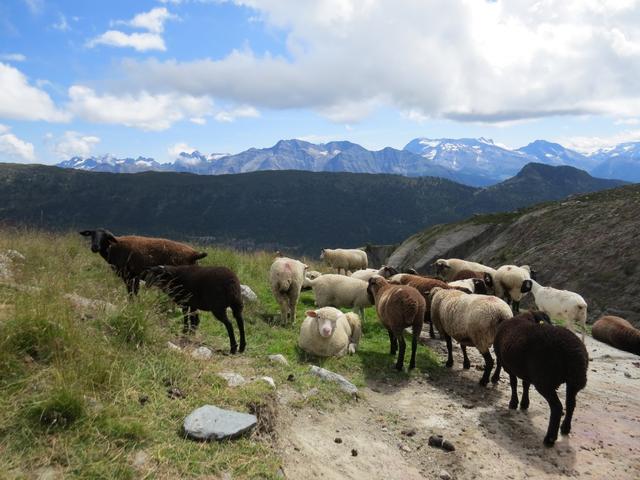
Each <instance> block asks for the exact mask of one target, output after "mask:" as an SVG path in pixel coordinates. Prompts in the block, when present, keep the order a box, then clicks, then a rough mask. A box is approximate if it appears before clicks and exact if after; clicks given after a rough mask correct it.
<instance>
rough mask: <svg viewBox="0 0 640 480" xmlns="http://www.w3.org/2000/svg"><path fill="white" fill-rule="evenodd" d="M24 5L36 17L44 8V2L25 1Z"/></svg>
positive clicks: (36, 0) (37, 0)
mask: <svg viewBox="0 0 640 480" xmlns="http://www.w3.org/2000/svg"><path fill="white" fill-rule="evenodd" d="M24 3H25V4H26V5H27V8H29V11H30V12H31V13H33V14H34V15H37V14H39V13H41V12H42V9H43V8H44V0H24Z"/></svg>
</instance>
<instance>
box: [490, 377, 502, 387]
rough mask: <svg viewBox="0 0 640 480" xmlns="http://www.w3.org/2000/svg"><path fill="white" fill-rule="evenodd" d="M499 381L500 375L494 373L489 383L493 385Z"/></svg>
mask: <svg viewBox="0 0 640 480" xmlns="http://www.w3.org/2000/svg"><path fill="white" fill-rule="evenodd" d="M499 381H500V377H497V376H495V375H494V376H493V377H491V383H493V384H494V385H495V384H496V383H498V382H499Z"/></svg>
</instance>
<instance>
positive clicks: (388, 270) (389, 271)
mask: <svg viewBox="0 0 640 480" xmlns="http://www.w3.org/2000/svg"><path fill="white" fill-rule="evenodd" d="M398 273H399V272H398V269H397V268H395V267H390V266H389V265H383V266H382V268H381V269H380V275H382V276H383V277H384V278H389V277H393V276H394V275H397V274H398Z"/></svg>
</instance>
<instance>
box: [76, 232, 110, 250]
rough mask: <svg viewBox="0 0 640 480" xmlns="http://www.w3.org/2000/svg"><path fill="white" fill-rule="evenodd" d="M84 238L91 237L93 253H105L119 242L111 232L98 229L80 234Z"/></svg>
mask: <svg viewBox="0 0 640 480" xmlns="http://www.w3.org/2000/svg"><path fill="white" fill-rule="evenodd" d="M78 233H79V234H80V235H82V236H83V237H91V251H92V252H93V253H98V252H100V253H105V252H106V251H107V249H108V248H109V246H110V245H112V244H114V243H116V242H117V241H118V240H117V239H116V237H115V236H114V235H113V233H111V232H110V231H109V230H105V229H104V228H98V229H97V230H83V231H81V232H78Z"/></svg>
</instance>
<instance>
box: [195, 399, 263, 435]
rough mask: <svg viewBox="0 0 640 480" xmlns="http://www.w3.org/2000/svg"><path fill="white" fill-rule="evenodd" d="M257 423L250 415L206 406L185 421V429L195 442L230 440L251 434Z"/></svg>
mask: <svg viewBox="0 0 640 480" xmlns="http://www.w3.org/2000/svg"><path fill="white" fill-rule="evenodd" d="M257 421H258V419H257V418H256V416H255V415H251V414H249V413H240V412H234V411H233V410H224V409H222V408H218V407H215V406H213V405H204V406H202V407H200V408H196V409H195V410H194V411H193V412H191V413H190V414H189V415H188V416H187V418H185V419H184V424H183V429H184V433H185V435H186V436H187V437H188V438H191V439H193V440H201V441H208V440H228V439H232V438H236V437H239V436H241V435H242V434H244V433H246V432H249V431H250V430H251V429H252V428H254V427H255V426H256V423H257Z"/></svg>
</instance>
